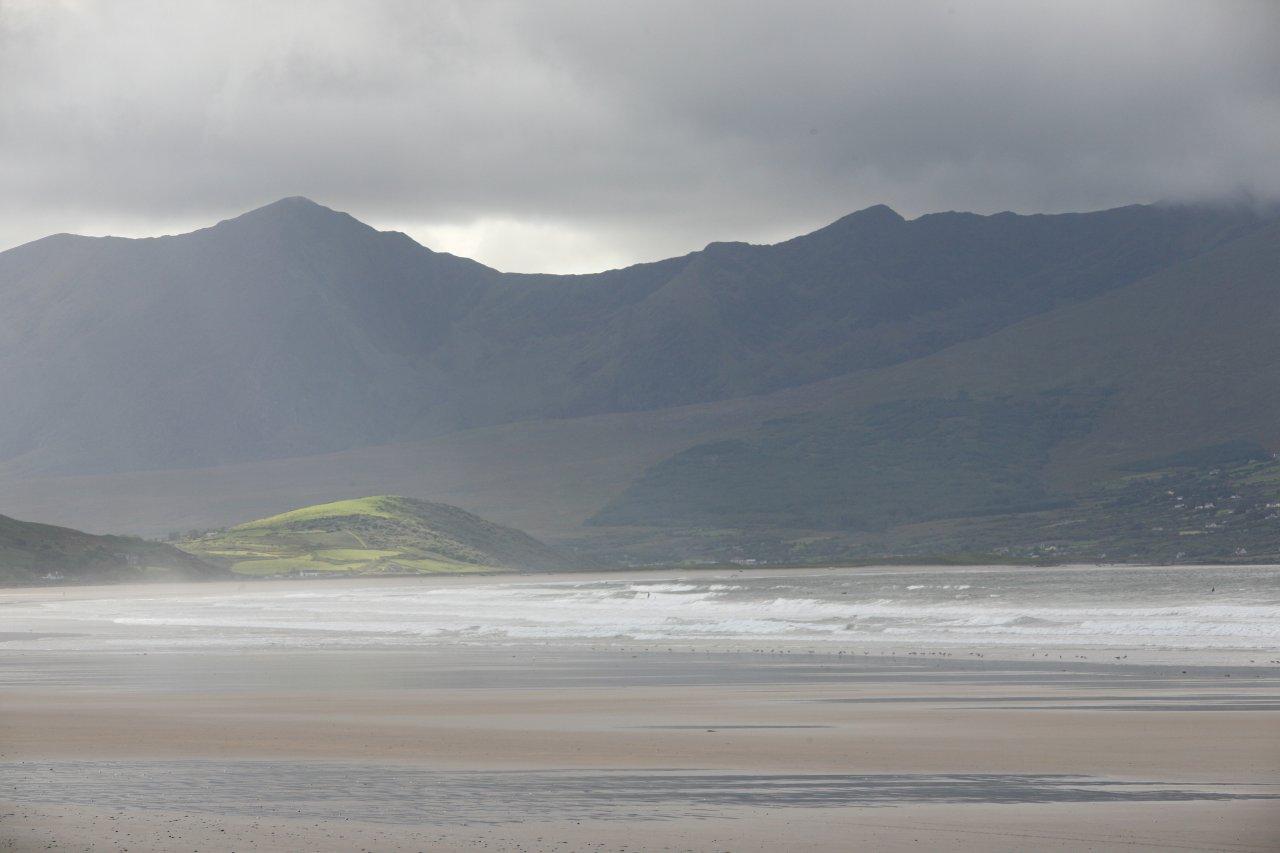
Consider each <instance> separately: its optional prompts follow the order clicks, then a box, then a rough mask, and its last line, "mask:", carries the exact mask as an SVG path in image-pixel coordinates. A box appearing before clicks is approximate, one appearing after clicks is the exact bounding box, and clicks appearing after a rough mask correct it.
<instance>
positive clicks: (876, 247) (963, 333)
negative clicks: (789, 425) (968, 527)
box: [0, 198, 1264, 475]
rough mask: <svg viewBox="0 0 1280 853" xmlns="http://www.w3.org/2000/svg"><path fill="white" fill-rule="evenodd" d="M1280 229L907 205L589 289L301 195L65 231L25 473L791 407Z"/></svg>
mask: <svg viewBox="0 0 1280 853" xmlns="http://www.w3.org/2000/svg"><path fill="white" fill-rule="evenodd" d="M1263 222H1264V217H1262V216H1260V215H1259V214H1256V213H1253V212H1251V211H1248V210H1244V209H1214V208H1197V207H1172V206H1166V207H1161V206H1154V207H1152V206H1148V207H1141V206H1139V207H1129V208H1120V209H1117V210H1112V211H1103V212H1099V213H1092V214H1068V215H1062V216H1015V215H1013V214H1000V215H996V216H976V215H972V214H957V213H948V214H933V215H930V216H925V217H921V218H919V219H915V220H910V221H907V220H904V219H902V217H900V216H898V215H897V214H895V213H893V211H891V210H889V209H888V208H885V207H882V206H881V207H874V208H869V209H868V210H865V211H861V212H859V213H856V214H852V215H850V216H848V217H845V218H844V219H842V220H839V221H838V222H836V223H833V224H832V225H830V226H828V227H826V228H824V229H821V230H819V231H816V232H814V233H812V234H809V235H805V236H803V237H798V238H795V239H793V240H790V241H787V242H784V243H780V244H777V245H773V246H752V245H746V244H735V243H728V244H720V243H718V244H712V245H710V246H708V247H707V248H706V249H705V250H703V251H700V252H695V253H692V254H690V255H687V256H685V257H682V258H674V259H670V260H667V261H661V262H657V263H652V264H641V265H637V266H634V267H629V268H626V269H622V270H614V271H609V272H605V273H599V274H594V275H586V276H549V275H519V274H504V273H498V272H496V271H494V270H491V269H489V268H487V267H484V266H483V265H480V264H478V263H475V262H473V261H468V260H466V259H462V258H457V257H454V256H451V255H447V254H441V253H436V252H432V251H430V250H429V249H426V248H424V247H422V246H420V245H418V244H417V243H414V242H413V241H412V240H410V239H409V238H407V237H405V236H404V235H401V234H396V233H384V232H378V231H376V230H374V229H372V228H369V227H368V226H366V225H363V224H362V223H360V222H358V221H357V220H355V219H353V218H352V217H350V216H348V215H346V214H342V213H337V212H334V211H331V210H329V209H328V208H324V207H322V206H320V205H317V204H315V203H313V202H310V201H308V200H306V199H301V198H293V199H285V200H282V201H280V202H276V203H274V204H272V205H268V206H266V207H264V208H260V209H258V210H255V211H252V212H250V213H247V214H245V215H243V216H240V217H237V218H235V219H231V220H227V221H225V222H222V223H219V224H218V225H216V226H214V227H211V228H207V229H203V230H201V231H196V232H193V233H191V234H185V235H179V236H174V237H163V238H154V239H147V240H124V239H119V238H84V237H73V236H68V235H58V236H55V237H50V238H46V239H45V240H41V241H37V242H35V243H32V244H28V245H26V246H21V247H18V248H16V249H12V250H10V251H8V252H4V253H0V396H2V397H3V398H4V399H6V400H8V401H11V405H10V406H9V412H10V414H9V416H8V417H6V418H5V419H3V421H0V466H3V467H2V468H0V470H6V471H8V472H9V473H10V475H17V474H23V475H27V474H33V473H50V472H56V473H97V472H112V471H129V470H149V469H164V468H185V467H194V466H211V465H221V464H226V463H232V462H240V461H249V460H261V459H270V458H285V457H293V456H303V455H307V454H314V453H323V452H329V451H336V450H343V449H346V448H355V447H361V446H369V445H375V444H381V443H386V442H391V441H398V440H408V439H416V438H421V437H425V436H431V435H439V434H443V433H447V432H449V431H452V430H457V429H461V428H467V427H474V426H479V425H486V424H501V423H505V422H512V421H516V420H521V419H537V418H548V417H551V418H559V417H574V416H580V415H589V414H596V413H606V412H626V411H641V410H649V409H658V408H663V407H668V406H673V405H681V404H688V403H699V402H706V401H715V400H721V399H726V398H731V397H739V396H744V395H750V394H759V393H765V392H770V391H774V390H777V389H782V388H788V387H794V386H798V385H802V384H805V383H808V382H813V381H816V380H821V379H826V378H829V377H833V376H838V375H841V374H845V373H849V372H850V371H855V370H859V369H868V368H879V367H885V366H889V365H892V364H896V363H903V362H907V361H910V360H913V359H916V358H919V357H922V356H926V355H929V354H931V353H935V352H938V351H940V350H943V349H945V348H946V347H948V346H951V345H954V344H956V343H959V342H963V341H966V340H972V339H975V338H979V337H982V336H985V335H988V334H990V333H992V332H994V331H997V330H999V329H1001V328H1004V327H1006V326H1008V325H1010V324H1012V323H1014V322H1017V321H1019V320H1022V319H1024V318H1026V317H1029V316H1034V315H1036V314H1039V313H1043V312H1045V311H1048V310H1051V309H1054V308H1056V307H1059V306H1062V305H1064V304H1072V303H1075V302H1079V301H1082V300H1085V299H1088V298H1090V297H1093V296H1096V295H1097V294H1099V293H1104V292H1107V291H1109V290H1113V289H1116V288H1119V287H1123V286H1125V285H1127V284H1129V283H1132V282H1133V281H1136V280H1137V279H1139V278H1141V277H1143V276H1144V275H1147V274H1150V273H1152V272H1154V271H1158V270H1160V269H1163V268H1167V267H1169V266H1171V265H1173V264H1176V263H1178V262H1180V261H1182V260H1185V259H1186V258H1189V257H1194V256H1196V255H1198V254H1201V253H1203V252H1205V251H1208V250H1210V249H1212V248H1214V247H1216V246H1218V245H1221V244H1223V243H1224V242H1229V241H1230V240H1232V239H1235V238H1238V237H1240V236H1242V235H1243V234H1246V233H1249V232H1251V231H1253V230H1255V229H1257V228H1259V227H1261V225H1262V223H1263Z"/></svg>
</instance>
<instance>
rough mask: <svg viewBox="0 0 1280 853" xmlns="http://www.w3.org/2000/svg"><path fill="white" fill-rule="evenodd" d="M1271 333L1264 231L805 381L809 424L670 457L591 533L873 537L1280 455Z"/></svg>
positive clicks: (1275, 308)
mask: <svg viewBox="0 0 1280 853" xmlns="http://www.w3.org/2000/svg"><path fill="white" fill-rule="evenodd" d="M1278 333H1280V226H1277V225H1274V224H1273V225H1271V226H1269V227H1267V228H1265V229H1263V230H1262V231H1259V232H1256V233H1253V234H1251V235H1248V236H1246V237H1243V238H1241V239H1239V240H1236V241H1234V242H1232V243H1230V244H1228V245H1226V246H1223V247H1221V248H1219V249H1217V250H1215V251H1213V252H1210V253H1207V254H1205V255H1203V256H1200V257H1197V258H1195V259H1192V260H1189V261H1187V262H1184V263H1182V264H1179V265H1177V266H1175V267H1173V268H1170V269H1168V270H1165V271H1163V272H1160V273H1158V274H1156V275H1153V276H1151V277H1149V278H1147V279H1144V280H1143V281H1140V282H1138V283H1135V284H1133V285H1130V286H1128V287H1125V288H1122V289H1119V290H1115V291H1112V292H1109V293H1105V294H1103V295H1101V296H1098V297H1096V298H1094V299H1092V300H1089V301H1086V302H1084V303H1080V304H1075V305H1070V306H1066V307H1063V308H1059V309H1057V310H1055V311H1052V312H1049V313H1045V314H1042V315H1040V316H1037V317H1035V318H1032V319H1029V320H1026V321H1024V322H1022V323H1019V324H1017V325H1014V326H1012V327H1010V328H1007V329H1004V330H1002V331H1000V332H997V333H995V334H993V335H991V336H989V337H987V338H985V339H982V340H977V341H971V342H968V343H964V344H960V345H957V346H955V347H952V348H950V349H948V350H945V351H942V352H939V353H937V354H935V355H933V356H930V357H928V358H923V359H918V360H915V361H912V362H910V363H906V364H901V365H898V366H895V367H892V368H887V369H883V370H878V371H870V372H866V373H862V374H856V375H852V376H850V377H848V378H846V379H841V380H837V381H834V382H831V383H823V384H822V385H821V386H815V388H814V389H813V390H812V392H810V396H816V395H821V397H822V398H823V399H824V400H825V403H824V404H823V405H822V407H821V409H820V410H819V411H818V412H816V413H813V414H805V415H796V416H793V417H789V418H785V419H779V420H775V421H771V422H769V423H767V424H765V425H763V426H761V427H759V428H755V429H749V430H747V431H745V432H742V433H739V434H737V435H735V436H734V437H733V438H732V439H730V440H721V441H718V442H715V443H708V444H703V445H699V446H695V447H693V448H690V449H688V450H686V451H683V452H681V453H680V454H677V455H676V456H674V457H671V458H670V459H668V460H666V461H664V462H662V463H659V464H658V465H656V466H654V467H653V468H651V469H650V470H649V471H648V472H647V473H646V474H645V475H644V476H643V477H641V478H640V479H639V480H638V481H637V482H636V483H635V484H633V485H632V486H631V487H630V488H629V489H628V490H627V491H626V492H625V493H624V494H623V495H621V496H620V497H619V498H618V499H617V500H615V501H614V502H613V503H611V504H610V505H609V506H608V507H607V508H606V509H605V510H603V511H602V512H601V513H600V514H598V515H597V516H596V518H595V522H596V523H597V524H604V525H608V524H650V525H658V526H699V525H701V526H712V527H716V526H719V527H733V526H750V525H752V524H769V523H780V524H781V526H786V527H796V528H804V527H811V528H826V529H846V530H867V529H878V528H881V527H883V526H885V525H890V524H900V523H907V522H915V521H923V520H929V519H933V518H942V517H954V516H964V515H980V514H984V513H993V512H1011V511H1027V510H1032V509H1038V508H1040V507H1042V506H1043V505H1045V504H1046V503H1047V502H1052V501H1054V500H1059V501H1060V500H1067V499H1070V498H1071V497H1072V495H1074V494H1079V493H1081V492H1082V491H1087V490H1088V489H1091V488H1093V487H1094V486H1095V484H1096V483H1098V482H1100V481H1105V480H1107V479H1108V478H1112V479H1114V478H1116V477H1118V476H1121V475H1122V474H1124V473H1126V472H1128V471H1132V470H1153V469H1152V468H1151V465H1152V464H1155V465H1156V467H1157V468H1160V467H1170V466H1171V465H1172V463H1168V464H1166V463H1165V462H1156V463H1152V462H1150V460H1152V459H1155V460H1159V459H1160V458H1161V457H1164V458H1165V459H1166V461H1167V459H1169V458H1175V459H1176V458H1185V459H1196V458H1200V457H1202V456H1203V457H1204V458H1205V459H1209V456H1205V455H1204V452H1206V451H1207V450H1209V449H1212V448H1214V447H1222V446H1225V447H1232V446H1236V447H1239V446H1247V447H1250V448H1263V449H1266V450H1277V449H1280V373H1277V372H1276V371H1275V370H1274V369H1272V366H1274V365H1276V364H1280V334H1278ZM799 396H800V395H797V397H799ZM796 404H797V408H798V409H799V408H805V405H804V403H803V402H802V401H801V400H799V399H797V400H796ZM1170 454H1173V456H1170ZM1144 464H1145V468H1144V467H1143V466H1144ZM1215 464H1217V462H1216V461H1215V460H1213V459H1210V461H1209V462H1206V463H1205V466H1204V467H1206V468H1209V467H1213V466H1214V465H1215ZM1135 465H1136V466H1137V469H1135ZM1276 497H1277V498H1280V495H1277V496H1276Z"/></svg>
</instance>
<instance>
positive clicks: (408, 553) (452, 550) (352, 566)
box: [180, 495, 562, 577]
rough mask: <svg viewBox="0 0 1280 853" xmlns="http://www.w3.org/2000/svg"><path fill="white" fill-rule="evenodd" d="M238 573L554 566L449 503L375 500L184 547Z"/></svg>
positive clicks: (269, 521) (253, 524) (540, 549)
mask: <svg viewBox="0 0 1280 853" xmlns="http://www.w3.org/2000/svg"><path fill="white" fill-rule="evenodd" d="M180 547H182V548H183V549H184V550H186V551H188V552H189V553H192V554H196V555H198V556H200V557H202V558H204V559H207V560H210V561H213V562H217V563H220V564H222V565H226V566H228V567H229V568H230V569H231V570H232V571H234V572H236V573H237V574H241V575H252V576H259V577H260V576H268V575H309V574H320V573H325V574H404V573H441V572H450V573H454V572H483V571H498V570H504V569H505V570H509V569H525V568H549V567H551V566H552V565H554V564H555V563H556V562H557V561H558V560H560V561H561V562H562V559H561V558H560V557H559V556H558V555H556V554H555V553H554V552H552V551H551V550H550V549H548V548H547V547H546V546H544V545H542V543H540V542H538V541H537V540H535V539H533V538H532V537H529V536H527V535H526V534H524V533H521V532H520V531H518V530H513V529H511V528H508V527H502V526H500V525H497V524H493V523H491V522H488V521H485V520H484V519H482V518H479V517H478V516H475V515H472V514H471V513H468V512H465V511H464V510H461V509H458V508H457V507H451V506H448V505H447V504H438V503H430V502H428V501H420V500H413V499H410V498H402V497H394V496H389V495H378V496H373V497H365V498H356V499H350V500H341V501H334V502H331V503H326V504H318V505H315V506H309V507H302V508H300V509H296V510H292V511H290V512H285V513H281V514H279V515H274V516H270V517H268V518H261V519H256V520H254V521H249V522H246V523H244V524H240V525H237V526H235V527H231V528H228V529H226V530H217V531H213V532H210V533H206V534H204V535H201V536H197V537H190V538H188V539H186V540H184V541H183V542H181V543H180Z"/></svg>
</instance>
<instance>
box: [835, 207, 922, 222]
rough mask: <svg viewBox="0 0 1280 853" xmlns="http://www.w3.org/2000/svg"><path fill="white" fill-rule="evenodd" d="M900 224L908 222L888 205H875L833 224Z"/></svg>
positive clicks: (843, 217)
mask: <svg viewBox="0 0 1280 853" xmlns="http://www.w3.org/2000/svg"><path fill="white" fill-rule="evenodd" d="M900 222H906V220H905V219H904V218H903V217H902V214H900V213H898V211H896V210H894V209H893V208H892V207H890V206H889V205H887V204H873V205H871V207H867V208H863V209H862V210H856V211H854V212H853V213H850V214H849V215H847V216H842V217H841V218H839V219H837V220H836V221H835V222H834V223H833V224H836V225H839V224H846V225H853V224H855V223H856V224H859V225H863V224H867V223H875V224H881V223H883V224H886V225H888V224H893V225H896V224H898V223H900Z"/></svg>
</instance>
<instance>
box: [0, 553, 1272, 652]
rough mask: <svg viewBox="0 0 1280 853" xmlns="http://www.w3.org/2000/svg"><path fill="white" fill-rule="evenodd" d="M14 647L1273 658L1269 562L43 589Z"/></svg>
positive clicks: (13, 608) (1, 608)
mask: <svg viewBox="0 0 1280 853" xmlns="http://www.w3.org/2000/svg"><path fill="white" fill-rule="evenodd" d="M0 617H2V618H3V624H2V626H0V631H3V632H5V638H6V643H5V645H6V647H7V648H10V649H23V648H26V649H46V650H68V651H70V650H85V651H89V650H99V651H101V650H114V651H128V650H141V651H147V650H164V649H175V650H176V649H193V648H220V649H228V648H231V649H235V648H245V649H266V648H279V647H288V648H299V647H338V648H359V647H367V646H381V647H413V646H423V647H426V646H433V645H434V646H438V645H441V644H455V645H468V644H481V645H491V646H492V645H502V644H526V645H527V644H531V643H532V644H539V643H541V644H566V643H591V644H595V645H617V646H625V645H627V644H632V645H635V644H665V645H666V646H672V647H674V646H682V647H684V646H691V647H700V646H701V647H708V648H711V647H717V648H727V649H735V650H740V651H777V650H786V649H808V650H815V649H816V650H819V651H823V652H832V653H836V652H838V653H850V654H858V653H862V654H967V655H971V656H983V655H990V656H993V657H1019V656H1035V655H1044V654H1048V653H1051V652H1052V653H1055V654H1057V655H1059V656H1067V657H1070V656H1072V655H1076V656H1081V657H1086V656H1088V655H1089V654H1090V653H1091V652H1093V653H1097V652H1098V651H1099V650H1103V649H1105V650H1107V651H1108V652H1109V653H1110V655H1109V657H1110V658H1113V659H1115V660H1126V659H1128V656H1129V655H1130V654H1132V655H1133V656H1134V658H1135V660H1136V659H1144V660H1151V659H1160V660H1175V661H1176V660H1185V661H1189V662H1196V661H1197V660H1201V659H1204V658H1205V655H1210V656H1213V655H1212V654H1211V653H1222V652H1231V653H1234V654H1233V657H1235V658H1237V659H1239V660H1240V661H1241V662H1244V661H1246V660H1247V661H1249V662H1256V663H1258V664H1265V663H1275V662H1277V661H1280V566H1194V567H1186V566H1177V567H1124V566H1107V567H1097V566H1063V567H1052V568H1024V567H1007V566H974V567H965V568H956V567H936V568H929V567H910V568H902V567H881V568H876V567H869V568H867V567H860V568H849V569H786V570H782V569H778V570H769V569H742V570H728V571H705V570H704V571H689V572H686V573H679V572H676V573H672V572H665V573H660V574H654V573H648V574H646V573H623V574H619V575H616V576H613V575H608V574H593V575H571V574H561V575H555V576H547V577H542V576H507V577H479V578H421V579H420V578H399V579H397V578H383V579H348V580H343V581H325V580H321V581H308V580H299V581H295V582H290V583H285V582H266V583H263V582H252V581H246V582H244V583H239V584H237V583H231V584H226V583H219V584H207V585H199V584H193V585H188V586H185V587H179V588H174V587H166V588H156V590H155V591H148V590H147V588H146V587H142V586H133V587H130V588H129V589H128V590H127V591H125V590H123V589H122V590H121V592H120V593H119V594H112V591H111V589H110V588H99V590H98V592H97V593H96V594H94V595H78V594H75V593H74V592H67V591H64V592H62V593H61V594H60V593H59V591H58V590H56V589H49V588H45V589H41V590H37V591H32V592H31V593H26V594H8V595H6V596H5V597H3V598H0Z"/></svg>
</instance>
